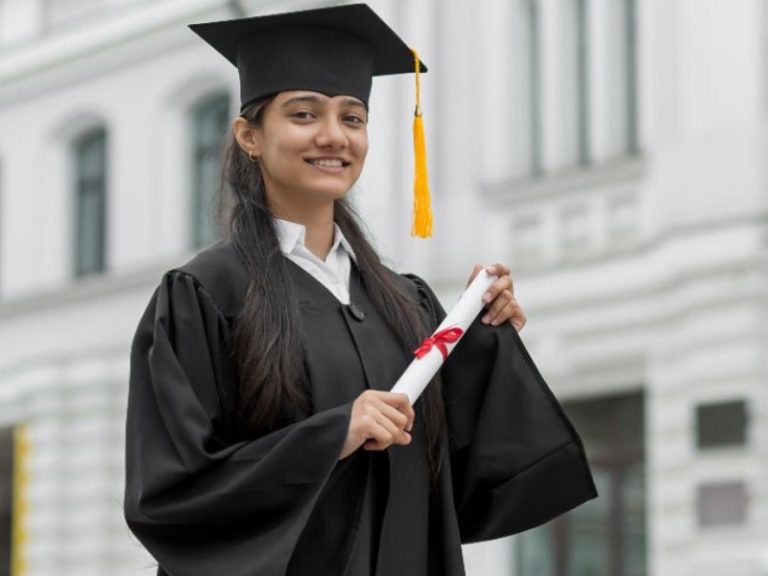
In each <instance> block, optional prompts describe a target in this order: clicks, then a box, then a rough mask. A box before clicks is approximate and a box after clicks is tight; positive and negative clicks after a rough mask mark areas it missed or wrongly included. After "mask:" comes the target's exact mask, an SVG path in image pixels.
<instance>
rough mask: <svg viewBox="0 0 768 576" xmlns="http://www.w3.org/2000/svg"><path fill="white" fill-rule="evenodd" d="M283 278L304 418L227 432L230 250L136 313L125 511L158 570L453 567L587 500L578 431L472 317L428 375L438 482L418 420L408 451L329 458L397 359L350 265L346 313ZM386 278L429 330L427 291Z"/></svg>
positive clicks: (237, 306)
mask: <svg viewBox="0 0 768 576" xmlns="http://www.w3.org/2000/svg"><path fill="white" fill-rule="evenodd" d="M289 271H290V275H291V277H292V279H293V280H294V282H295V287H296V293H297V295H298V298H299V307H300V317H301V327H300V330H301V336H302V343H303V346H304V349H305V354H306V368H307V373H308V376H309V391H310V398H311V405H312V413H311V415H310V416H309V417H306V418H303V419H301V420H299V421H296V422H294V423H292V424H290V425H288V426H285V427H282V428H279V429H276V430H273V431H271V432H270V433H267V434H265V435H263V436H261V437H258V438H245V437H242V436H241V434H240V433H239V432H238V427H237V424H236V418H235V414H236V399H237V379H238V375H237V366H236V365H235V363H234V362H233V360H232V357H231V352H232V341H231V338H232V332H233V327H234V324H235V322H236V320H237V317H238V314H239V313H240V311H241V309H242V306H243V302H244V298H245V294H246V291H247V288H248V279H247V274H246V271H245V268H244V267H243V265H242V263H241V261H240V259H239V257H238V256H237V253H236V251H235V250H234V248H233V247H232V245H231V244H230V243H228V242H225V241H222V242H219V243H217V244H215V245H214V246H213V247H211V248H209V249H206V250H204V251H203V252H201V253H200V254H199V255H197V256H196V257H195V258H194V259H192V260H191V261H190V262H188V263H187V264H186V265H184V266H182V267H180V268H178V269H174V270H171V271H169V272H167V273H166V274H165V275H164V277H163V279H162V281H161V283H160V285H159V286H158V288H157V289H156V290H155V292H154V294H153V296H152V298H151V301H150V303H149V305H148V307H147V309H146V311H145V313H144V315H143V316H142V318H141V320H140V323H139V326H138V329H137V332H136V335H135V337H134V341H133V345H132V349H131V375H130V389H129V398H128V415H127V445H126V487H125V501H124V510H125V517H126V521H127V523H128V525H129V527H130V529H131V530H132V532H133V533H134V534H135V535H136V536H137V538H138V539H139V540H140V541H141V542H142V544H143V545H144V546H145V547H146V549H147V550H148V551H149V552H150V553H151V554H152V555H153V556H154V558H155V559H156V560H157V561H158V564H159V567H158V574H169V575H171V576H213V575H222V576H223V575H226V576H255V575H260V576H261V575H264V576H283V575H290V576H303V575H307V574H313V575H316V574H323V575H339V576H342V575H344V574H348V575H349V576H369V575H370V574H376V575H377V576H411V575H412V576H427V575H429V576H461V575H463V574H464V565H463V560H462V554H461V544H462V543H466V542H476V541H480V540H488V539H493V538H498V537H502V536H506V535H510V534H514V533H517V532H520V531H523V530H526V529H528V528H531V527H534V526H537V525H539V524H541V523H543V522H546V521H548V520H550V519H551V518H553V517H555V516H557V515H559V514H562V513H563V512H566V511H567V510H569V509H571V508H573V507H575V506H577V505H579V504H580V503H582V502H584V501H586V500H588V499H590V498H593V497H595V496H596V495H597V493H596V490H595V486H594V483H593V481H592V476H591V474H590V471H589V468H588V465H587V461H586V458H585V454H584V450H583V446H582V443H581V440H580V438H579V436H578V434H577V433H576V431H575V430H574V428H573V426H572V425H571V423H570V422H569V421H568V419H567V418H566V416H565V415H564V413H563V411H562V409H561V407H560V405H559V404H558V403H557V401H556V399H555V398H554V396H553V395H552V393H551V392H550V390H549V388H548V387H547V385H546V384H545V382H544V381H543V379H542V377H541V375H540V374H539V372H538V370H537V369H536V367H535V365H534V364H533V362H532V360H531V358H530V357H529V355H528V353H527V351H526V350H525V348H524V346H523V344H522V342H521V341H520V338H519V337H518V335H517V332H516V331H515V330H514V328H513V327H511V326H510V325H509V324H506V325H503V326H499V327H490V326H486V325H484V324H482V323H480V322H479V321H475V323H474V324H473V325H472V326H471V328H470V329H469V330H468V331H467V333H466V335H465V336H464V338H463V340H462V342H461V343H460V344H459V345H458V346H457V347H456V349H455V350H454V352H453V353H452V354H451V356H449V358H448V361H447V362H446V364H445V365H444V367H443V369H442V377H443V391H444V398H445V404H446V417H447V430H446V433H445V434H444V437H443V442H442V444H443V453H444V458H443V465H442V467H441V469H440V475H439V478H438V482H437V484H436V487H435V488H430V482H429V466H428V463H427V458H426V441H425V433H424V430H423V428H422V426H421V421H420V419H419V418H418V417H417V419H416V421H415V423H414V429H413V433H412V437H413V441H412V442H411V444H410V445H408V446H392V447H390V448H389V449H388V450H386V451H383V452H367V451H365V450H362V449H361V450H358V451H357V452H355V453H354V454H353V455H351V456H349V457H347V458H345V459H344V460H342V461H338V455H339V453H340V452H341V448H342V446H343V444H344V440H345V438H346V433H347V429H348V425H349V418H350V412H351V407H352V402H353V401H354V399H355V398H356V397H357V396H358V395H359V394H360V393H361V392H363V391H364V390H365V389H366V388H373V389H377V390H389V389H390V388H391V387H392V385H393V384H394V382H395V381H396V379H397V378H398V376H399V375H400V374H401V373H402V372H403V370H404V369H405V367H406V366H407V364H408V362H410V360H411V358H412V356H410V355H409V354H408V353H406V352H404V351H402V349H401V348H400V347H399V346H398V344H397V341H396V339H395V336H394V334H393V333H392V332H391V331H390V329H389V328H388V327H387V326H386V325H385V323H384V321H383V320H382V318H381V317H379V315H378V314H377V313H376V311H375V309H374V308H373V306H372V304H371V302H370V300H369V299H368V297H367V294H366V291H365V289H364V286H363V283H362V282H361V279H360V277H359V275H358V274H357V271H356V269H355V267H354V266H353V267H352V274H351V280H350V298H351V303H352V304H354V306H355V307H356V308H353V307H351V306H345V305H342V304H341V303H340V302H339V301H338V300H337V299H336V298H335V297H334V296H333V295H332V294H331V293H330V292H329V291H328V290H326V289H325V287H323V286H322V284H320V283H319V282H318V281H317V280H315V279H314V278H313V277H312V276H311V275H310V274H308V273H307V272H305V271H304V270H302V269H301V268H300V267H298V266H297V265H295V264H293V263H292V262H290V261H289ZM392 274H393V278H394V279H395V280H396V281H397V282H399V283H400V284H401V285H402V287H403V289H404V290H406V291H407V293H409V294H411V296H412V298H413V301H414V305H415V306H418V307H419V309H420V311H421V313H422V314H423V316H424V318H425V319H427V320H428V322H429V323H430V324H431V325H432V327H433V328H434V327H435V326H436V324H437V322H438V321H440V320H441V319H442V317H443V316H444V311H443V309H442V307H441V306H440V304H439V302H438V300H437V298H436V297H435V295H434V294H433V293H432V291H431V290H430V288H429V287H428V286H427V285H426V283H424V282H423V281H422V280H421V279H419V278H418V277H416V276H410V275H409V276H398V275H395V274H394V273H392ZM360 311H362V314H360V313H359V312H360ZM417 406H418V402H417ZM417 413H418V412H417ZM374 566H375V570H374V569H373V567H374Z"/></svg>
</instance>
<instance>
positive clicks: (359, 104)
mask: <svg viewBox="0 0 768 576" xmlns="http://www.w3.org/2000/svg"><path fill="white" fill-rule="evenodd" d="M296 102H310V103H312V104H321V103H322V102H321V100H320V98H318V97H317V96H312V95H307V96H294V97H293V98H289V99H288V100H286V101H285V102H283V105H282V106H281V108H287V107H288V106H290V105H291V104H294V103H296ZM342 105H343V106H356V107H358V108H362V109H363V110H366V111H367V108H366V107H365V104H363V103H362V102H360V100H356V99H355V98H345V99H344V101H343V102H342Z"/></svg>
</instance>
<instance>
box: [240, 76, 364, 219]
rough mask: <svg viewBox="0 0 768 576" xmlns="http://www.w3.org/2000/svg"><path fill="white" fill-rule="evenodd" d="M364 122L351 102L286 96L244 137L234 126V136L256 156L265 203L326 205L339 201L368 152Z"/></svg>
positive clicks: (348, 99) (358, 107)
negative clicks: (265, 195) (262, 178)
mask: <svg viewBox="0 0 768 576" xmlns="http://www.w3.org/2000/svg"><path fill="white" fill-rule="evenodd" d="M367 121H368V114H367V111H366V108H365V105H364V104H363V103H362V102H361V101H360V100H358V99H357V98H353V97H350V96H333V97H330V96H326V95H324V94H321V93H319V92H309V91H290V92H281V93H279V94H278V95H277V96H276V97H275V98H274V99H273V100H272V101H271V102H270V103H269V104H267V106H266V108H265V109H264V111H263V116H262V122H261V123H260V125H258V126H257V127H253V125H250V126H251V130H250V132H248V133H247V134H245V135H243V134H239V135H238V130H237V126H235V133H236V135H237V136H238V141H239V142H240V145H241V147H244V149H245V150H246V151H250V152H252V155H253V156H259V157H260V160H259V163H260V166H261V171H262V175H263V177H264V183H265V185H266V190H267V195H268V197H269V199H270V200H271V201H273V202H276V203H277V204H278V205H282V206H290V205H294V204H296V203H297V202H298V203H300V204H303V205H306V204H307V203H318V202H319V203H326V204H327V203H328V202H329V201H333V200H335V199H337V198H341V197H343V196H344V195H345V194H346V193H347V191H349V189H350V188H351V187H352V185H353V184H354V183H355V181H357V179H358V178H359V176H360V172H361V171H362V169H363V163H364V162H365V156H366V154H367V152H368V129H367ZM241 136H244V138H241ZM243 140H245V142H244V141H243Z"/></svg>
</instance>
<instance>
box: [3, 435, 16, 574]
mask: <svg viewBox="0 0 768 576" xmlns="http://www.w3.org/2000/svg"><path fill="white" fill-rule="evenodd" d="M12 486H13V429H11V428H0V576H10V574H11V525H12V514H11V510H12V507H13V506H12V504H13V491H12Z"/></svg>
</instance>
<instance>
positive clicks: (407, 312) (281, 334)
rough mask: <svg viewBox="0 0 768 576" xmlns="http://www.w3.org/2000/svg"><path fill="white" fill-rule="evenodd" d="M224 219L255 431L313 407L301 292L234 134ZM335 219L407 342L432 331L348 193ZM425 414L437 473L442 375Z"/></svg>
mask: <svg viewBox="0 0 768 576" xmlns="http://www.w3.org/2000/svg"><path fill="white" fill-rule="evenodd" d="M273 98H274V96H273V97H268V98H266V99H262V100H260V101H258V102H255V103H253V104H251V105H249V106H248V107H246V109H245V110H244V111H243V114H242V116H243V117H244V118H245V119H246V120H248V121H249V122H251V123H252V124H254V125H256V126H258V125H260V124H261V122H262V121H263V113H264V109H265V108H266V107H267V105H268V104H269V103H270V102H271V100H272V99H273ZM218 209H219V224H220V227H221V232H222V234H223V235H224V236H225V237H228V238H229V239H230V240H231V242H232V244H233V246H234V248H235V249H236V250H237V252H238V253H239V255H240V258H241V259H242V261H243V263H244V264H245V266H246V268H247V271H248V274H249V278H250V285H249V289H248V292H247V295H246V298H245V304H244V307H243V310H242V312H241V313H240V317H239V318H238V322H237V326H236V328H235V332H234V335H233V336H234V352H235V357H236V360H237V362H238V366H239V368H240V369H239V374H240V382H239V396H240V398H239V400H240V401H239V403H238V417H239V420H240V422H241V423H243V424H244V425H245V428H246V429H247V430H248V431H250V432H252V433H259V432H264V431H267V430H270V429H273V428H274V427H277V426H280V425H281V424H285V423H288V422H290V421H291V420H293V419H295V418H296V416H297V415H298V414H307V413H308V411H309V410H310V406H309V399H308V398H307V388H306V376H305V371H304V362H303V361H298V362H297V360H296V359H297V358H303V357H304V351H303V349H302V345H301V341H300V337H299V329H298V326H299V315H298V309H299V307H298V299H297V296H296V294H295V292H294V289H293V286H292V283H291V280H290V277H289V275H288V264H287V262H286V259H285V258H284V257H283V255H282V252H281V250H280V244H279V240H278V237H277V232H276V230H275V227H274V224H273V221H272V213H271V212H270V209H269V205H268V201H267V196H266V190H265V187H264V182H263V180H262V176H261V170H260V169H259V167H258V165H257V164H254V163H253V162H252V161H251V160H250V159H249V157H248V154H247V153H246V152H245V151H243V150H242V149H241V148H240V146H239V145H238V143H237V141H236V140H235V137H234V134H230V136H229V140H228V142H227V143H226V146H225V149H224V155H223V164H222V181H221V186H220V190H219V202H218ZM334 221H335V222H336V224H338V226H339V228H340V229H341V231H342V233H343V234H344V236H345V237H346V238H347V240H348V241H349V243H350V245H351V246H352V249H353V250H354V252H355V258H356V263H357V267H358V270H359V272H360V277H361V280H362V282H363V285H364V286H365V289H366V291H367V293H368V296H369V297H370V299H371V301H372V302H373V305H374V306H375V308H376V310H377V312H378V313H379V314H380V315H381V317H382V318H383V319H384V320H385V321H386V322H387V324H389V326H390V327H391V328H392V330H393V331H394V333H395V334H396V335H397V337H398V339H399V341H400V343H401V345H402V346H403V349H404V350H414V349H415V348H416V347H417V346H418V343H419V342H420V341H421V340H422V339H423V338H424V336H425V335H427V326H425V324H424V321H423V320H422V318H421V316H420V315H419V313H418V311H417V307H416V305H415V304H416V303H415V302H413V300H412V299H411V298H410V297H409V296H408V295H407V294H405V293H404V292H403V291H402V289H401V288H400V287H398V286H397V285H396V284H395V282H394V281H393V278H392V273H391V272H390V271H389V270H387V269H386V268H385V267H384V265H383V264H382V263H381V260H380V259H379V257H378V255H377V254H376V251H375V250H374V249H373V247H372V246H371V244H370V242H368V240H367V239H366V236H365V234H364V233H363V229H362V225H361V219H360V218H359V216H358V214H357V213H356V212H355V210H354V209H353V208H352V206H351V205H350V204H349V202H348V201H347V200H346V199H341V200H337V201H336V202H335V206H334ZM418 417H422V418H423V419H424V426H425V430H426V437H427V452H428V453H427V458H428V461H429V466H430V472H431V476H432V481H433V482H434V481H435V480H436V479H437V475H438V473H439V469H440V462H441V454H440V447H441V442H440V438H441V434H442V431H443V428H444V426H445V408H444V405H443V395H442V391H441V389H440V382H439V379H437V378H436V379H435V380H434V381H433V382H432V383H431V384H430V385H429V387H428V388H427V390H426V392H425V393H424V397H423V400H422V401H421V402H419V406H417V418H418Z"/></svg>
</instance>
